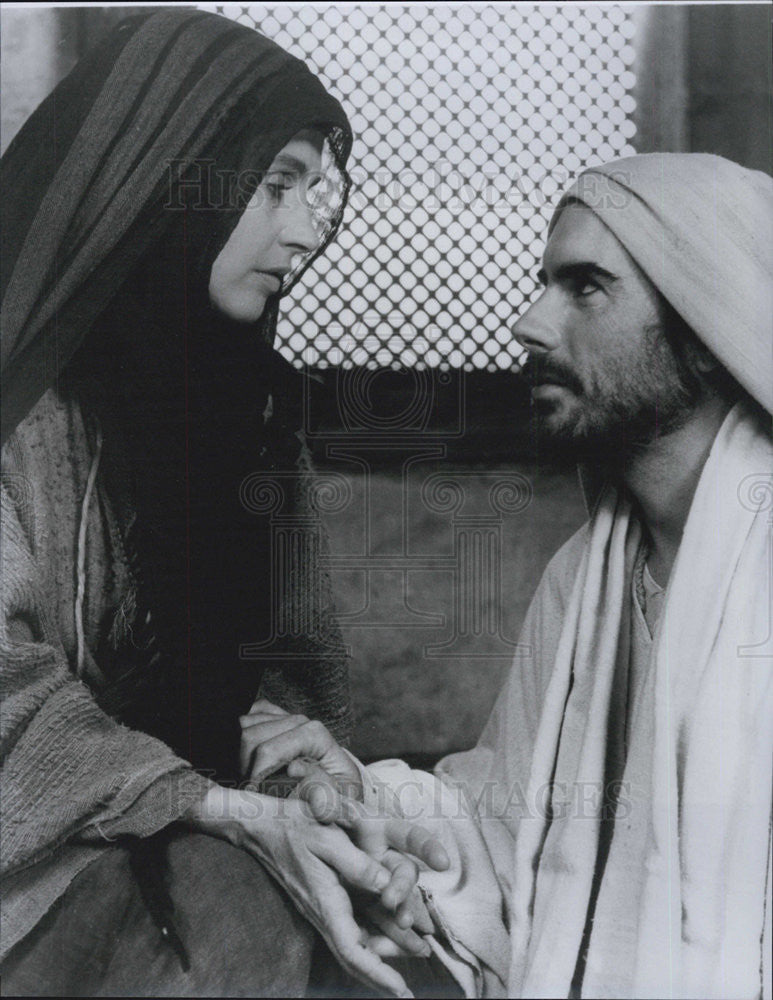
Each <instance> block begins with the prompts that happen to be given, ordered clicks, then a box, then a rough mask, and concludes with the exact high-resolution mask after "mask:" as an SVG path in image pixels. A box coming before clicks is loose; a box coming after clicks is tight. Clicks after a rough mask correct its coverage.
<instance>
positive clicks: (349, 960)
mask: <svg viewBox="0 0 773 1000" xmlns="http://www.w3.org/2000/svg"><path fill="white" fill-rule="evenodd" d="M186 818H187V820H188V822H190V823H191V824H192V825H193V826H195V827H196V828H198V829H202V830H204V831H205V832H207V833H210V834H213V835H215V836H219V837H223V838H224V839H226V840H228V841H230V842H231V843H232V844H234V845H235V846H237V847H240V848H242V849H243V850H246V851H248V852H249V853H250V854H252V855H254V856H255V857H256V858H258V859H259V860H260V861H261V862H262V863H263V864H264V865H265V866H266V868H267V869H268V871H269V872H270V873H271V874H272V875H273V876H274V877H275V878H276V879H277V881H278V882H279V883H280V884H281V885H282V886H283V887H284V888H285V890H286V891H287V893H288V894H289V895H290V896H291V898H292V899H293V901H294V902H295V904H296V905H297V907H298V909H299V910H300V911H301V913H303V915H304V916H305V917H306V918H307V920H309V922H310V923H311V924H313V925H314V927H316V929H317V930H318V931H319V933H320V934H321V935H322V936H323V938H324V939H325V941H326V942H327V945H328V947H329V948H330V950H331V951H332V953H333V954H334V955H335V957H336V958H337V960H338V961H339V963H340V964H341V965H342V966H343V968H344V969H345V970H346V971H347V972H349V973H350V975H352V976H354V977H355V978H357V979H359V980H361V981H362V982H364V983H365V984H366V985H368V986H369V987H370V988H371V989H374V990H376V991H377V992H384V991H386V992H388V993H392V994H394V995H396V996H411V994H410V992H409V991H408V989H407V987H406V985H405V981H404V980H403V978H402V976H400V975H399V973H398V972H396V971H395V970H394V969H392V968H391V967H390V966H388V965H386V964H385V963H384V962H382V960H381V958H380V957H379V954H378V952H379V950H383V945H382V942H381V941H380V938H379V937H378V936H376V937H375V938H373V937H372V936H371V935H370V934H369V933H368V932H367V930H365V929H364V928H362V927H360V926H359V925H358V923H357V921H356V920H355V918H354V913H353V910H352V904H351V901H350V898H349V894H348V892H347V890H346V889H345V888H344V886H343V885H342V884H341V880H343V882H345V883H346V885H347V886H349V887H351V888H352V889H353V890H354V891H357V892H359V893H360V894H361V895H362V896H363V897H364V898H367V899H370V900H372V901H374V902H375V901H376V900H377V899H378V894H379V893H383V892H384V891H385V890H387V889H388V888H389V887H390V886H391V885H392V882H393V881H394V880H395V875H394V874H393V873H392V872H390V870H389V869H388V867H386V866H385V865H382V864H381V863H379V862H378V861H376V860H374V859H373V858H371V857H369V856H368V855H367V854H366V853H365V852H364V851H361V850H360V849H359V848H358V847H356V846H355V844H353V843H352V841H351V840H350V839H349V837H348V836H347V834H346V833H345V832H344V831H343V830H341V829H339V828H338V827H336V826H334V825H327V826H325V825H322V824H320V823H318V822H317V820H316V819H315V818H314V816H313V814H312V812H311V809H310V808H309V806H308V805H307V804H306V803H305V802H303V801H301V800H299V799H277V798H274V797H273V796H270V795H258V794H256V793H254V792H248V791H241V790H237V789H228V788H222V787H220V786H218V785H215V786H213V787H212V789H210V791H209V793H208V794H207V796H206V797H205V798H204V799H203V800H202V801H201V802H200V803H198V804H197V805H196V806H195V807H193V808H192V809H191V810H190V811H189V813H188V815H187V817H186ZM339 876H340V878H339ZM404 879H405V873H404V872H402V873H400V874H399V878H398V880H397V881H398V884H397V885H396V886H395V888H394V890H393V893H394V894H396V895H399V896H402V895H403V894H404V891H405V890H404V885H403V883H404Z"/></svg>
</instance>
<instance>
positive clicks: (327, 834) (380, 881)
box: [314, 827, 392, 893]
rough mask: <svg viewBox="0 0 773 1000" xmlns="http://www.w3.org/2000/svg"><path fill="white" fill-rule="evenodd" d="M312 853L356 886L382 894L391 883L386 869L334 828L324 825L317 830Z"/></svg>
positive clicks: (356, 887) (390, 877) (341, 831)
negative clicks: (317, 836) (316, 838)
mask: <svg viewBox="0 0 773 1000" xmlns="http://www.w3.org/2000/svg"><path fill="white" fill-rule="evenodd" d="M314 853H315V854H316V855H317V857H318V858H320V859H321V860H322V861H324V862H325V863H326V864H328V865H330V867H331V868H333V869H335V871H336V872H338V874H339V875H340V876H341V878H342V879H344V880H345V881H346V882H348V883H349V885H351V886H353V887H354V888H355V889H364V890H365V891H366V892H370V893H381V892H382V891H383V890H384V889H386V888H387V886H388V885H389V884H390V882H391V879H392V876H391V873H390V872H389V870H388V869H387V868H385V867H384V866H383V865H382V864H380V863H379V862H378V861H375V860H374V859H373V858H371V857H369V856H368V855H367V854H366V853H365V852H364V851H361V850H360V849H359V847H355V845H354V844H353V843H352V842H351V840H349V838H348V836H347V835H346V834H345V833H344V832H343V830H339V829H338V828H337V827H324V828H323V829H322V830H321V831H320V838H319V842H318V844H317V845H316V847H315V849H314Z"/></svg>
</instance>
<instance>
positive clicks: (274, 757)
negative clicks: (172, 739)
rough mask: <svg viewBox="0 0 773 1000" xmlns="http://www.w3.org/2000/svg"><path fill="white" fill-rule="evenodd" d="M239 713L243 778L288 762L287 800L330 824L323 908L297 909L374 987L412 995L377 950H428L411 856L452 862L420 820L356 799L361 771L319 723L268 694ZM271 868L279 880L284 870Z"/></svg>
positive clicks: (261, 775)
mask: <svg viewBox="0 0 773 1000" xmlns="http://www.w3.org/2000/svg"><path fill="white" fill-rule="evenodd" d="M240 722H241V727H242V740H241V765H242V773H243V775H244V777H246V778H247V779H249V781H250V782H253V783H255V784H256V785H257V784H258V783H259V782H261V781H262V780H263V779H265V778H266V777H268V776H269V775H271V774H274V773H275V772H276V771H277V770H279V769H280V768H282V767H285V766H286V768H287V773H288V775H289V776H290V777H291V778H296V779H298V780H299V784H298V786H297V788H296V792H295V794H296V796H297V799H300V800H301V801H300V802H297V801H296V802H295V803H292V802H288V803H286V805H288V806H290V805H295V806H298V807H301V808H303V809H304V810H306V811H307V815H308V816H309V817H313V820H314V821H316V824H317V825H318V826H319V832H318V833H316V834H315V835H314V836H315V837H317V836H320V835H323V833H324V831H327V837H328V840H327V841H326V843H328V844H329V847H328V849H327V850H326V851H325V852H324V856H323V855H319V857H320V858H321V860H322V861H324V863H325V866H326V867H328V870H329V876H328V877H327V878H326V881H327V882H328V883H329V885H328V888H329V893H330V895H329V897H328V899H326V901H325V902H326V904H327V905H326V908H325V909H326V912H325V913H323V914H321V915H319V914H317V915H316V918H315V917H314V916H312V915H311V914H309V913H308V907H305V906H302V907H301V908H302V909H303V910H304V912H305V913H306V915H307V916H308V917H309V919H311V920H312V922H313V923H314V924H315V926H317V928H318V929H319V930H320V932H321V933H322V935H323V937H325V939H326V941H327V943H328V945H329V946H330V948H331V950H332V951H333V953H334V954H335V955H336V957H337V958H338V960H339V961H340V962H341V964H342V965H343V966H344V968H346V969H347V970H348V971H349V972H350V973H352V974H354V975H355V976H356V977H357V978H359V979H361V980H363V981H365V982H367V983H368V984H370V985H371V986H376V987H377V988H379V989H384V988H386V989H388V990H390V991H392V992H394V993H396V994H398V995H401V994H403V995H409V994H407V990H406V987H405V983H404V982H403V980H402V977H401V976H399V975H398V973H397V972H396V971H395V970H394V969H392V968H391V967H389V966H387V965H385V964H384V963H383V962H382V961H381V958H383V957H390V956H397V955H400V956H404V955H427V954H428V953H429V949H428V946H427V944H426V942H425V941H424V939H423V938H422V937H420V936H419V935H420V934H429V933H431V932H432V930H433V925H432V921H431V919H430V917H429V915H428V913H427V911H426V908H425V907H424V904H423V902H422V900H421V896H420V894H419V891H418V888H417V880H418V874H419V869H418V865H417V861H418V862H419V863H422V864H424V865H426V866H428V867H430V868H433V869H435V870H436V871H444V870H445V869H446V868H447V867H448V864H449V861H448V856H447V854H446V852H445V850H444V848H443V846H442V844H441V843H440V841H439V840H438V839H437V838H435V837H433V836H432V835H431V834H430V833H429V832H428V831H427V830H425V829H424V828H422V827H421V826H419V825H417V824H415V823H410V822H408V821H406V820H404V819H402V818H400V817H398V816H384V815H379V814H378V813H377V812H376V811H374V810H373V809H372V808H368V807H366V806H365V805H364V804H363V803H362V802H361V801H358V800H359V799H361V798H362V782H361V779H360V773H359V770H358V768H357V766H356V764H355V763H354V762H353V760H352V758H351V757H350V756H349V755H348V754H347V753H346V751H344V750H343V748H342V747H340V746H339V745H338V744H337V743H336V741H335V739H334V738H333V737H332V736H331V734H330V733H329V732H328V731H327V729H326V728H325V727H324V726H323V725H322V723H320V722H317V721H310V720H308V719H307V718H306V717H305V716H299V715H289V714H288V713H286V712H284V711H283V710H282V709H280V708H278V707H277V706H276V705H273V704H271V702H268V701H265V700H259V701H256V702H255V704H254V705H253V706H252V708H251V709H250V712H249V713H248V714H247V715H245V716H243V717H242V718H241V720H240ZM344 830H345V831H346V833H343V831H344ZM347 834H348V836H347ZM339 838H342V839H339ZM344 842H345V843H344ZM352 851H356V852H357V854H358V855H360V854H362V855H364V856H365V857H367V859H368V862H369V863H370V864H371V865H375V869H374V870H375V871H378V872H379V873H380V877H379V878H378V887H376V885H375V883H374V882H373V881H372V878H373V876H371V882H369V883H368V884H363V880H362V878H358V877H353V875H354V872H353V871H352V866H351V863H349V864H348V866H347V862H346V859H347V858H350V857H351V852H352ZM330 869H334V871H331V870H330ZM336 873H337V875H336ZM277 875H278V877H279V878H280V880H282V881H284V880H283V879H282V873H281V872H278V873H277ZM337 876H340V879H341V880H342V881H343V882H344V883H345V884H346V887H347V889H348V895H347V893H346V892H345V891H344V890H343V888H342V886H341V882H340V881H339V878H338V877H337ZM331 878H332V879H334V881H335V887H333V884H332V882H330V879H331ZM363 890H365V891H363ZM297 901H298V900H297V898H296V902H297ZM333 901H334V902H333ZM331 903H332V905H331ZM320 916H321V918H322V919H321V920H320ZM355 917H356V919H355ZM417 932H418V933H417Z"/></svg>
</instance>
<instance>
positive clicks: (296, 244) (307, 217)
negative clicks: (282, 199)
mask: <svg viewBox="0 0 773 1000" xmlns="http://www.w3.org/2000/svg"><path fill="white" fill-rule="evenodd" d="M293 194H294V197H293V198H291V199H290V203H289V204H287V205H286V206H285V211H286V212H287V215H286V217H285V219H284V225H283V226H282V233H281V239H282V242H283V243H284V244H285V246H288V247H290V248H291V249H292V250H293V251H295V252H300V253H311V251H312V250H316V248H317V247H318V246H319V241H320V237H319V233H318V232H317V229H316V227H315V225H314V219H313V215H312V209H311V206H310V205H309V203H308V201H307V200H306V197H305V196H304V195H303V194H302V193H301V192H300V191H296V192H293Z"/></svg>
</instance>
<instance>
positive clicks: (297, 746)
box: [250, 720, 333, 781]
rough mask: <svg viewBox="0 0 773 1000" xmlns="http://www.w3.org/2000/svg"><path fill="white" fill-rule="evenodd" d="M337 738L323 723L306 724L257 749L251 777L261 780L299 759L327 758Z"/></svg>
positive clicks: (314, 721)
mask: <svg viewBox="0 0 773 1000" xmlns="http://www.w3.org/2000/svg"><path fill="white" fill-rule="evenodd" d="M332 742H333V737H332V736H331V735H330V733H329V732H328V731H327V729H325V727H324V726H323V725H322V723H321V722H317V721H316V720H312V721H311V722H305V723H303V724H302V725H300V726H297V727H296V728H294V729H291V730H289V731H288V732H284V733H280V734H279V735H278V736H275V737H274V738H273V739H271V740H269V741H268V742H267V743H261V744H260V746H259V747H258V748H257V749H256V751H255V755H254V760H253V765H252V771H251V774H250V777H251V778H252V779H253V780H254V781H259V780H260V779H261V778H262V777H265V775H267V774H272V773H273V772H274V771H277V770H278V769H279V768H280V767H284V765H285V764H289V763H290V761H291V760H294V759H295V758H296V757H311V758H312V759H319V758H320V757H324V756H325V753H326V752H327V751H328V749H329V748H330V746H331V743H332Z"/></svg>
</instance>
